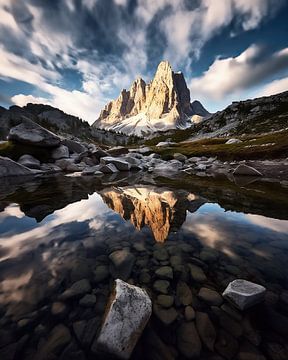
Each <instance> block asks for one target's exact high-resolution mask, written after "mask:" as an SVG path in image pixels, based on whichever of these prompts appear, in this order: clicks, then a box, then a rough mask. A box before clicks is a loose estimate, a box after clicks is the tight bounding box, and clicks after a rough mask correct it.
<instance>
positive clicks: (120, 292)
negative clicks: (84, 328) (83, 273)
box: [92, 279, 152, 359]
mask: <svg viewBox="0 0 288 360" xmlns="http://www.w3.org/2000/svg"><path fill="white" fill-rule="evenodd" d="M151 313H152V302H151V300H150V298H149V296H148V295H147V293H146V291H145V290H143V289H141V288H139V287H137V286H133V285H129V284H127V283H125V282H124V281H122V280H119V279H117V280H116V286H115V291H114V293H113V295H112V299H111V301H110V306H109V309H108V310H107V311H106V316H105V319H104V322H103V325H102V328H101V331H100V335H99V337H98V338H97V339H96V340H95V341H94V343H93V345H92V351H93V352H100V351H102V352H107V353H109V354H112V355H115V356H117V357H119V358H122V359H129V358H130V356H131V353H132V351H133V349H134V347H135V345H136V343H137V341H138V339H139V337H140V336H141V334H142V331H143V330H144V328H145V326H146V324H147V322H148V320H149V318H150V316H151Z"/></svg>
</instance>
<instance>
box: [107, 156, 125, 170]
mask: <svg viewBox="0 0 288 360" xmlns="http://www.w3.org/2000/svg"><path fill="white" fill-rule="evenodd" d="M100 162H101V164H104V165H108V164H113V165H114V166H115V167H116V168H117V169H118V170H119V171H129V170H130V169H131V165H130V163H129V162H127V161H124V160H120V159H117V158H114V157H112V156H105V157H102V158H101V160H100Z"/></svg>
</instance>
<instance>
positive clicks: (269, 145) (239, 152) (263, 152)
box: [153, 130, 288, 160]
mask: <svg viewBox="0 0 288 360" xmlns="http://www.w3.org/2000/svg"><path fill="white" fill-rule="evenodd" d="M241 140H242V143H239V144H231V145H227V144H225V142H226V141H227V138H213V139H204V140H197V141H190V142H181V143H178V144H176V145H173V146H170V147H165V148H162V147H156V146H153V151H155V152H156V153H158V154H160V155H161V156H162V157H163V158H164V159H170V158H172V156H173V154H174V153H176V152H180V153H181V154H184V155H187V156H189V157H192V156H208V157H209V156H213V157H214V156H217V157H218V158H219V159H221V160H241V159H247V160H248V159H250V160H252V159H273V158H286V157H287V156H288V131H287V130H286V131H283V132H279V133H274V134H268V135H259V136H257V137H256V136H255V137H251V136H249V137H248V136H247V137H245V138H243V137H242V138H241Z"/></svg>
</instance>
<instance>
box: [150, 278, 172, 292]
mask: <svg viewBox="0 0 288 360" xmlns="http://www.w3.org/2000/svg"><path fill="white" fill-rule="evenodd" d="M169 286H170V283H169V281H167V280H156V281H155V282H154V284H153V288H154V290H156V291H157V292H159V293H161V294H168V288H169Z"/></svg>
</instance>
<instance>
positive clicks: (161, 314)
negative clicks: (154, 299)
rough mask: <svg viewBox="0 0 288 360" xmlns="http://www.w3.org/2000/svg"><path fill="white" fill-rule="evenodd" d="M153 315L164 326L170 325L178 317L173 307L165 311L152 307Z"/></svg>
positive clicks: (157, 306)
mask: <svg viewBox="0 0 288 360" xmlns="http://www.w3.org/2000/svg"><path fill="white" fill-rule="evenodd" d="M153 313H154V314H155V315H156V317H157V318H158V319H159V320H160V321H161V322H162V323H163V324H165V325H170V324H172V323H173V322H174V321H175V320H176V319H177V316H178V314H177V311H176V310H175V309H174V308H173V307H170V308H169V309H165V308H162V307H161V306H159V305H157V304H154V306H153Z"/></svg>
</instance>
